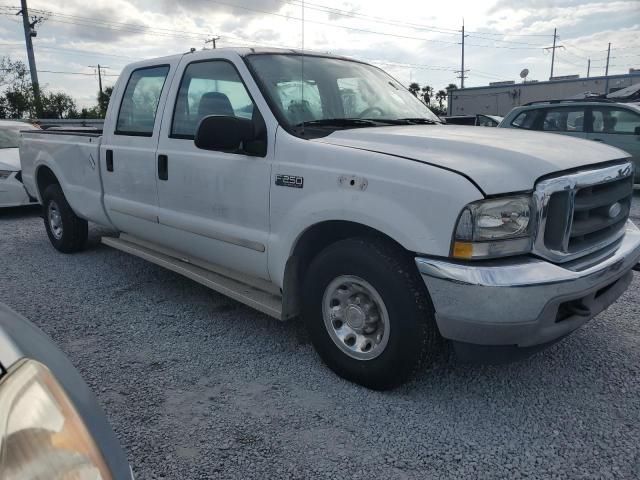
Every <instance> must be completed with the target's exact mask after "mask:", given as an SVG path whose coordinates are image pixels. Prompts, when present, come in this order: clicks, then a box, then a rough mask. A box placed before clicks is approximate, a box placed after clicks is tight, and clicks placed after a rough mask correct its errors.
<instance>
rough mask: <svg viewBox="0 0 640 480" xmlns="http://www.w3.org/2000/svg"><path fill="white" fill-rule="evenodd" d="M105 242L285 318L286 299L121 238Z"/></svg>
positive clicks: (110, 238) (279, 318)
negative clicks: (283, 300) (283, 302)
mask: <svg viewBox="0 0 640 480" xmlns="http://www.w3.org/2000/svg"><path fill="white" fill-rule="evenodd" d="M102 243H104V244H105V245H108V246H110V247H113V248H116V249H118V250H122V251H123V252H126V253H130V254H131V255H135V256H136V257H140V258H143V259H145V260H148V261H149V262H151V263H155V264H156V265H159V266H161V267H164V268H166V269H168V270H171V271H173V272H176V273H179V274H180V275H184V276H185V277H187V278H190V279H191V280H194V281H196V282H198V283H201V284H202V285H204V286H206V287H209V288H210V289H212V290H215V291H216V292H219V293H221V294H223V295H226V296H227V297H229V298H232V299H234V300H237V301H238V302H240V303H244V304H245V305H248V306H250V307H252V308H255V309H256V310H259V311H261V312H262V313H266V314H267V315H269V316H271V317H274V318H277V319H278V320H281V318H282V298H281V297H279V296H277V295H274V294H272V293H270V292H265V291H264V290H260V289H258V288H255V287H253V286H251V285H247V284H245V283H242V282H239V281H238V280H235V279H232V278H229V277H226V276H224V275H221V274H219V273H216V272H213V271H211V270H207V269H204V268H202V267H199V266H197V265H193V264H192V263H188V262H185V261H183V260H180V259H178V258H175V257H172V256H169V255H166V254H164V253H162V252H159V251H157V250H154V249H152V248H148V247H146V246H144V247H143V246H141V245H139V244H137V243H133V242H129V241H127V240H123V239H121V238H113V237H102Z"/></svg>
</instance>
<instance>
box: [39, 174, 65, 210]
mask: <svg viewBox="0 0 640 480" xmlns="http://www.w3.org/2000/svg"><path fill="white" fill-rule="evenodd" d="M55 184H57V185H61V183H60V180H59V179H58V177H57V176H56V174H55V173H54V172H53V170H51V168H49V167H48V166H46V165H40V166H39V167H38V168H37V170H36V186H37V187H38V197H39V200H40V203H42V195H43V194H44V191H45V190H46V188H47V187H48V186H49V185H55Z"/></svg>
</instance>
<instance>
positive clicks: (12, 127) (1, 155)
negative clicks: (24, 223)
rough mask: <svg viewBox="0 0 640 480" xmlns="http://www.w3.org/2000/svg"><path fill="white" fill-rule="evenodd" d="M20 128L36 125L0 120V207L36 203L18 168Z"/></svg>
mask: <svg viewBox="0 0 640 480" xmlns="http://www.w3.org/2000/svg"><path fill="white" fill-rule="evenodd" d="M20 130H37V129H36V127H34V126H32V125H30V124H28V123H24V122H17V121H10V120H0V207H19V206H21V205H31V204H37V203H38V201H37V200H36V199H35V198H33V197H30V196H29V194H27V191H26V190H25V188H24V185H23V184H22V172H21V168H20V154H19V151H18V150H19V149H18V147H19V143H20Z"/></svg>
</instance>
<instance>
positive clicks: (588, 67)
mask: <svg viewBox="0 0 640 480" xmlns="http://www.w3.org/2000/svg"><path fill="white" fill-rule="evenodd" d="M589 72H591V59H590V58H589V59H587V78H589Z"/></svg>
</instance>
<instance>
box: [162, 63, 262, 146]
mask: <svg viewBox="0 0 640 480" xmlns="http://www.w3.org/2000/svg"><path fill="white" fill-rule="evenodd" d="M254 109H255V105H254V104H253V100H251V97H250V96H249V93H248V92H247V89H246V88H245V86H244V83H242V79H241V78H240V75H239V74H238V72H237V71H236V69H235V67H234V66H233V65H232V64H231V63H230V62H227V61H224V60H212V61H205V62H195V63H191V64H190V65H188V66H187V68H186V69H185V71H184V75H183V77H182V80H181V82H180V88H179V90H178V96H177V98H176V106H175V110H174V113H173V121H172V124H171V135H170V136H171V137H172V138H183V139H191V140H193V138H194V137H195V133H196V128H197V127H198V124H199V123H200V120H202V119H203V118H204V117H206V116H209V115H221V116H230V117H243V118H247V119H251V118H253V112H254Z"/></svg>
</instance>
